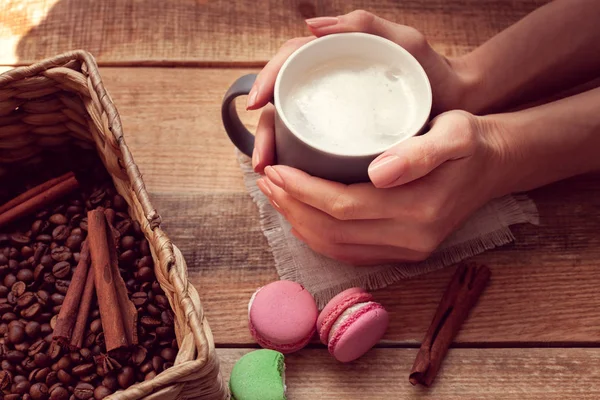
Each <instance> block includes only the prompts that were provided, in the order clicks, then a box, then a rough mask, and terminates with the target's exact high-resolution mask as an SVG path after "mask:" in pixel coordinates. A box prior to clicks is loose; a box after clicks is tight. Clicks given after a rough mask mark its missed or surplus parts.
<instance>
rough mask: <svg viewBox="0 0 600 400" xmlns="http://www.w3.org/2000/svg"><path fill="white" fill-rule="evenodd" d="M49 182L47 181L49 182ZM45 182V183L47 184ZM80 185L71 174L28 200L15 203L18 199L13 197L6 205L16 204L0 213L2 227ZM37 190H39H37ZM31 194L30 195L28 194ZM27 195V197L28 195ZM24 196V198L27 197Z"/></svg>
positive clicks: (0, 225)
mask: <svg viewBox="0 0 600 400" xmlns="http://www.w3.org/2000/svg"><path fill="white" fill-rule="evenodd" d="M47 183H48V182H46V184H47ZM46 184H44V185H46ZM44 187H45V186H44ZM78 187H79V183H78V182H77V179H75V176H71V177H69V178H67V179H66V180H64V181H61V182H58V183H56V184H54V185H51V186H50V187H47V188H45V189H44V190H42V191H41V192H39V193H37V194H35V195H33V196H32V197H29V198H27V199H26V200H22V201H21V200H19V201H18V204H14V202H15V200H16V199H13V200H11V201H9V202H8V203H6V204H5V205H4V206H3V208H5V207H6V205H7V204H8V205H10V204H14V205H13V206H12V207H10V208H8V209H7V210H6V211H4V212H3V213H0V228H1V227H3V226H4V225H7V224H10V223H11V222H14V221H16V220H18V219H19V218H22V217H24V216H26V215H29V214H31V213H32V212H35V211H38V210H40V209H41V208H44V207H45V206H47V205H49V204H50V203H52V202H54V201H56V200H58V199H60V198H61V197H63V196H65V195H67V194H69V193H71V192H72V191H74V190H75V189H77V188H78ZM36 191H37V190H36ZM27 196H29V195H27ZM27 196H25V197H27ZM25 197H24V198H25Z"/></svg>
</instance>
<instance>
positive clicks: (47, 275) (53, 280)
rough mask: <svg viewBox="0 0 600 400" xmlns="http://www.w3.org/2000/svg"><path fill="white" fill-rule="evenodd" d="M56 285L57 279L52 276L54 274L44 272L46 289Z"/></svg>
mask: <svg viewBox="0 0 600 400" xmlns="http://www.w3.org/2000/svg"><path fill="white" fill-rule="evenodd" d="M55 283H56V277H55V276H54V275H52V272H44V284H45V286H44V289H49V290H50V289H51V288H52V286H54V284H55Z"/></svg>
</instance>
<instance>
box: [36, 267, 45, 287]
mask: <svg viewBox="0 0 600 400" xmlns="http://www.w3.org/2000/svg"><path fill="white" fill-rule="evenodd" d="M45 271H46V267H44V266H43V265H42V264H38V265H37V267H35V269H34V270H33V280H34V281H35V282H36V283H38V284H39V283H41V282H42V281H43V280H44V272H45Z"/></svg>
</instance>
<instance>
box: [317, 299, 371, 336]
mask: <svg viewBox="0 0 600 400" xmlns="http://www.w3.org/2000/svg"><path fill="white" fill-rule="evenodd" d="M372 299H373V296H372V295H371V294H370V293H368V292H366V291H364V290H363V289H361V288H351V289H348V290H345V291H343V292H342V293H340V294H338V295H337V296H335V297H334V298H333V299H331V301H330V302H329V303H327V305H326V306H325V308H323V311H321V314H320V315H319V318H318V320H317V330H318V331H319V339H320V340H321V343H323V344H327V341H328V340H327V338H328V337H329V331H330V330H331V327H332V326H333V324H334V323H335V321H336V320H337V319H338V318H339V317H340V315H342V314H343V313H344V311H346V310H347V309H348V308H350V307H352V306H353V305H355V304H358V303H366V302H368V301H371V300H372Z"/></svg>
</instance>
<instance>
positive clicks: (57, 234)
mask: <svg viewBox="0 0 600 400" xmlns="http://www.w3.org/2000/svg"><path fill="white" fill-rule="evenodd" d="M70 235H71V230H70V229H69V227H68V226H66V225H59V226H57V227H56V228H54V230H53V231H52V239H54V240H55V241H57V242H62V241H64V240H67V238H68V237H69V236H70Z"/></svg>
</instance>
